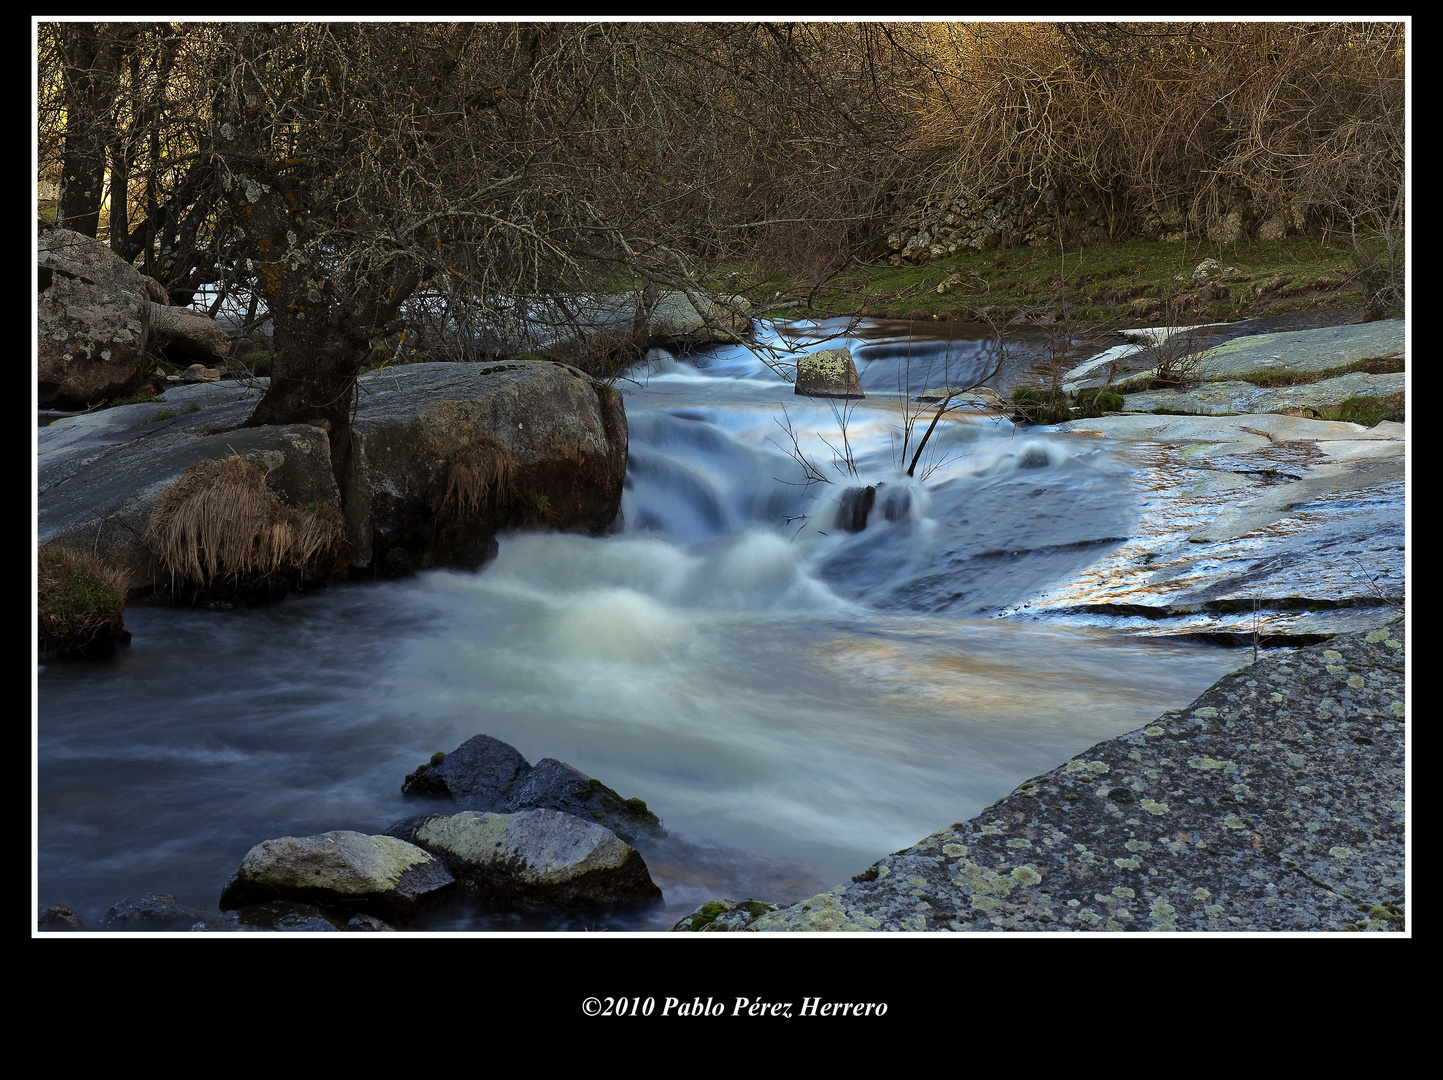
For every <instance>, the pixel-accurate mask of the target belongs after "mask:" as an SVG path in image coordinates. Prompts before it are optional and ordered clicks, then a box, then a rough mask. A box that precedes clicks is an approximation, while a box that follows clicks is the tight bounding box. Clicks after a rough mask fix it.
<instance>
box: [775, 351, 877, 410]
mask: <svg viewBox="0 0 1443 1080" xmlns="http://www.w3.org/2000/svg"><path fill="white" fill-rule="evenodd" d="M792 390H793V393H797V394H806V395H807V396H809V397H829V398H860V397H866V396H867V395H866V394H864V393H863V392H862V381H861V379H859V378H858V377H857V366H856V364H854V363H853V362H852V351H851V350H850V349H820V350H818V351H817V352H814V353H808V354H806V355H805V356H799V357H797V379H796V382H795V384H794V385H793V387H792Z"/></svg>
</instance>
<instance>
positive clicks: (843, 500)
mask: <svg viewBox="0 0 1443 1080" xmlns="http://www.w3.org/2000/svg"><path fill="white" fill-rule="evenodd" d="M876 502H877V488H876V487H875V486H873V485H872V484H868V485H867V486H866V487H849V488H847V490H846V491H844V492H842V494H841V497H840V498H839V499H838V500H837V516H836V518H835V520H833V522H832V528H834V529H841V530H843V531H844V532H861V531H862V530H863V529H865V528H866V527H867V517H868V516H869V515H870V514H871V513H872V507H873V506H874V505H875V504H876Z"/></svg>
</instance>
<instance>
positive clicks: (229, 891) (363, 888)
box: [220, 831, 454, 918]
mask: <svg viewBox="0 0 1443 1080" xmlns="http://www.w3.org/2000/svg"><path fill="white" fill-rule="evenodd" d="M453 882H454V879H453V878H452V877H451V875H450V874H449V873H448V872H447V871H446V869H445V867H444V866H442V865H441V863H439V862H437V861H436V860H435V859H434V858H432V857H431V856H430V855H428V854H427V853H426V852H425V851H422V850H421V849H420V848H418V847H416V846H415V845H414V844H408V843H406V842H405V841H404V840H399V839H397V838H396V837H394V836H367V835H365V834H364V833H359V832H350V831H336V832H328V833H322V834H320V835H319V836H282V837H278V838H276V839H274V840H266V841H263V842H262V843H259V844H257V845H256V846H255V847H253V848H251V849H250V851H248V852H247V853H246V856H245V858H244V859H242V860H241V864H240V868H239V869H238V870H237V871H236V872H235V874H234V875H232V877H231V879H230V881H229V882H227V883H226V886H225V889H224V891H223V892H222V893H221V898H220V906H221V907H222V908H226V909H232V908H239V907H244V906H246V905H249V904H255V903H264V902H267V901H272V900H298V901H301V902H303V903H308V904H318V905H322V906H326V907H340V908H342V909H344V910H348V911H366V912H371V913H373V914H377V915H381V916H383V917H393V918H395V917H399V918H405V917H407V916H409V915H412V914H414V913H415V911H416V910H417V909H418V908H419V907H420V906H421V905H422V904H423V903H425V902H428V901H431V900H435V899H437V898H439V897H440V896H442V895H444V894H445V892H446V890H447V889H448V887H449V886H451V885H452V884H453Z"/></svg>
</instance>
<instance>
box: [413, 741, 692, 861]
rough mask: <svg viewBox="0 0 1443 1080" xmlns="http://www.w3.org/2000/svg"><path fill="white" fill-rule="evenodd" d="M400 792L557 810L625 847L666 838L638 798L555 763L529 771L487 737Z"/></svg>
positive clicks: (488, 807)
mask: <svg viewBox="0 0 1443 1080" xmlns="http://www.w3.org/2000/svg"><path fill="white" fill-rule="evenodd" d="M401 793H402V794H403V795H410V796H428V797H433V798H442V799H447V800H449V801H451V802H453V803H454V804H455V805H456V806H457V807H458V808H461V809H465V810H483V811H497V812H507V813H511V812H516V811H521V810H534V809H545V810H557V811H560V812H561V813H564V814H572V815H574V816H576V817H579V818H581V819H582V820H583V821H592V822H596V823H597V824H600V825H604V826H606V827H607V828H608V829H611V830H612V831H613V832H615V833H616V834H617V835H618V836H619V837H621V838H622V839H623V840H625V841H627V842H628V843H635V842H636V840H637V838H638V837H647V838H658V837H663V836H665V835H666V830H665V829H663V828H662V825H661V821H660V820H659V819H658V818H657V816H656V815H655V814H653V813H652V812H651V811H650V810H648V809H647V807H646V803H644V802H642V801H641V800H640V799H623V798H622V797H621V796H620V795H618V794H617V793H616V792H615V791H613V790H612V789H611V788H609V787H607V786H606V785H605V784H603V783H602V782H601V781H600V780H597V779H594V778H592V777H590V776H587V775H586V773H584V772H582V771H581V770H580V769H577V768H574V767H572V766H570V765H568V764H566V763H565V762H563V761H557V760H556V759H555V758H542V759H541V760H540V761H538V762H537V763H536V765H535V766H532V765H531V764H530V763H529V762H527V760H526V759H525V758H523V757H522V756H521V754H520V752H519V751H517V750H516V748H515V747H513V746H510V745H508V744H506V743H504V742H502V741H501V740H499V739H493V738H492V737H491V736H489V735H477V736H475V737H474V738H471V739H468V740H466V742H464V743H462V744H461V745H460V746H458V747H457V748H456V749H455V750H453V751H451V753H449V754H446V755H444V757H443V758H442V760H441V761H439V762H436V763H434V764H426V765H422V766H421V767H420V768H418V769H417V770H416V771H415V772H413V773H411V774H410V775H409V776H407V777H406V780H405V782H404V783H403V784H402V786H401Z"/></svg>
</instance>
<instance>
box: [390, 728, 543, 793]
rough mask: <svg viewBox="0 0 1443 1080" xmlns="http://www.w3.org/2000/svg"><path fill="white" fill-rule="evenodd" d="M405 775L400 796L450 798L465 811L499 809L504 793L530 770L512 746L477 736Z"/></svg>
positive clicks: (497, 740) (485, 736)
mask: <svg viewBox="0 0 1443 1080" xmlns="http://www.w3.org/2000/svg"><path fill="white" fill-rule="evenodd" d="M437 757H439V758H440V759H441V760H439V761H438V760H436V759H435V758H433V759H432V761H431V763H430V764H427V765H422V766H421V767H420V768H418V769H417V770H416V771H415V772H413V773H411V774H410V775H409V776H407V777H406V779H405V782H404V783H403V784H402V785H401V794H402V795H412V796H416V795H420V796H429V797H432V798H440V799H449V800H452V801H454V802H455V803H456V804H457V805H459V806H462V807H465V808H466V809H467V810H499V809H501V808H502V806H503V805H504V804H505V799H506V793H507V792H508V791H510V790H511V788H512V786H513V785H514V784H515V783H516V781H517V780H518V779H520V778H521V777H522V776H525V775H526V773H528V772H529V771H530V770H531V765H530V763H529V762H528V761H527V760H526V759H525V758H524V757H522V756H521V753H520V751H518V750H517V749H516V748H515V747H514V746H511V745H509V744H507V743H504V742H502V741H501V740H500V739H493V738H492V737H491V736H490V735H477V736H475V737H473V738H470V739H467V740H466V741H465V742H464V743H462V744H461V745H460V746H458V747H456V749H455V750H452V751H451V752H450V753H449V754H439V755H437Z"/></svg>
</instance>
